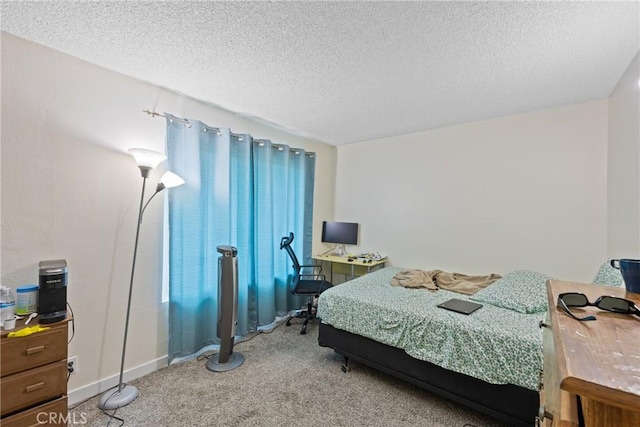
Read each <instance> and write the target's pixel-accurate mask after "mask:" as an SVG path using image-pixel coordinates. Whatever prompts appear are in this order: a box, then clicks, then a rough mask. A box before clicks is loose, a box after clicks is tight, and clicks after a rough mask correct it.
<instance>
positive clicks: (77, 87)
mask: <svg viewBox="0 0 640 427" xmlns="http://www.w3.org/2000/svg"><path fill="white" fill-rule="evenodd" d="M1 42H2V146H1V153H2V154H1V156H2V157H1V160H2V164H1V165H2V166H1V171H2V181H1V182H2V193H1V195H2V205H1V207H2V210H1V217H2V271H1V280H2V283H3V284H4V285H9V286H12V287H14V288H15V287H17V286H20V285H23V284H27V283H37V279H38V262H39V261H40V260H46V259H58V258H64V259H66V260H67V262H68V264H69V286H68V300H69V302H70V304H71V306H72V308H73V310H74V313H75V320H76V322H75V323H76V326H75V329H76V333H75V337H74V339H73V341H72V342H71V344H70V346H69V354H70V355H77V356H78V357H79V361H78V363H79V368H80V372H79V373H78V374H77V375H74V376H73V377H72V378H71V382H70V384H69V389H70V390H78V389H80V390H85V391H87V392H90V391H91V390H93V391H94V392H96V393H97V392H98V391H99V390H98V388H99V387H98V386H97V385H96V384H94V383H96V382H99V381H101V380H103V379H105V378H109V377H112V376H114V375H116V374H117V372H118V370H119V368H120V354H121V351H122V334H123V331H124V316H125V312H126V301H127V291H128V284H129V276H130V273H131V257H132V253H133V244H134V237H135V227H136V219H137V209H138V203H139V198H140V186H141V184H142V179H141V177H140V172H139V170H138V168H137V167H136V165H135V162H134V160H133V158H132V157H131V156H130V155H129V154H127V153H126V150H127V149H128V148H131V147H145V148H150V149H153V150H157V151H164V141H165V122H164V119H163V118H151V117H150V116H148V115H146V114H144V113H143V112H142V110H143V109H151V110H156V111H160V112H163V111H166V112H170V113H172V114H175V115H177V116H180V117H190V118H195V119H200V120H202V121H204V122H205V123H207V124H209V125H212V126H221V127H230V128H231V129H232V130H233V131H235V132H249V133H251V134H253V135H254V136H256V137H260V138H271V139H272V140H273V141H274V142H281V143H288V144H290V145H292V146H296V147H303V148H305V149H307V150H309V151H315V152H316V153H317V154H318V155H317V159H316V162H317V163H316V169H317V172H316V188H315V206H316V210H315V212H314V215H315V217H316V218H328V217H331V216H332V215H333V202H334V194H333V188H334V176H335V159H336V150H335V148H334V147H332V146H329V145H326V144H321V143H317V142H314V141H310V140H308V139H304V138H301V137H297V136H294V135H292V134H289V133H286V132H283V131H279V130H277V129H275V128H273V127H269V126H266V125H264V124H261V123H258V122H256V121H252V120H249V119H246V118H243V117H240V116H238V115H234V114H230V113H228V112H225V111H222V110H220V109H217V108H214V107H212V106H208V105H206V104H203V103H201V102H198V101H196V100H193V99H190V98H187V97H184V96H180V95H178V94H174V93H172V92H169V91H166V90H163V89H161V88H158V87H156V86H153V85H150V84H147V83H143V82H140V81H137V80H134V79H131V78H128V77H125V76H123V75H120V74H117V73H114V72H112V71H109V70H106V69H103V68H100V67H97V66H95V65H92V64H89V63H86V62H83V61H81V60H78V59H75V58H72V57H70V56H67V55H64V54H61V53H59V52H56V51H54V50H51V49H48V48H45V47H42V46H39V45H36V44H33V43H30V42H27V41H24V40H22V39H19V38H16V37H14V36H11V35H8V34H6V33H3V34H2V41H1ZM162 172H163V171H162V170H160V169H159V170H155V171H153V172H152V174H151V177H150V179H149V186H148V189H149V190H153V188H154V187H155V183H156V182H157V180H158V179H159V178H160V176H161V174H162ZM162 196H163V195H160V196H158V197H160V199H158V200H154V203H153V204H151V205H149V208H148V209H147V211H146V212H145V218H144V223H143V226H142V230H141V240H140V247H139V253H138V264H137V267H136V280H135V288H134V293H133V302H132V318H131V322H130V329H129V331H130V332H129V340H128V347H127V359H126V369H127V370H128V369H130V368H132V367H137V366H143V368H142V370H141V371H140V372H142V371H144V369H147V368H149V369H153V368H154V367H155V365H156V363H155V361H159V362H158V363H157V364H159V365H161V364H162V362H163V361H164V358H165V357H166V354H167V340H168V337H167V306H166V304H163V303H162V302H161V276H162V249H161V246H162V223H163V203H162ZM315 222H316V223H317V221H315ZM319 233H320V229H319V226H316V227H315V229H314V235H316V236H318V238H316V239H315V240H316V241H319V240H320V238H319ZM203 369H204V368H203ZM72 396H76V397H84V396H83V395H82V393H76V394H75V395H73V394H72Z"/></svg>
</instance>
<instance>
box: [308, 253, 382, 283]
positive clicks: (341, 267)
mask: <svg viewBox="0 0 640 427" xmlns="http://www.w3.org/2000/svg"><path fill="white" fill-rule="evenodd" d="M312 258H313V259H314V260H316V261H320V262H321V263H325V262H326V263H329V265H330V266H331V273H330V277H331V283H333V284H334V285H335V284H336V283H335V281H334V277H333V276H334V273H335V274H344V275H345V277H346V276H347V275H348V276H350V277H349V280H350V279H353V278H355V277H359V276H364V275H365V274H368V273H371V272H372V271H376V270H378V269H380V268H383V267H384V264H385V263H386V262H387V257H383V258H382V259H379V260H371V262H370V263H369V262H365V261H368V260H367V259H365V258H356V259H355V260H353V261H349V260H348V259H349V258H348V257H346V256H338V255H314V256H313V257H312ZM341 283H342V282H341Z"/></svg>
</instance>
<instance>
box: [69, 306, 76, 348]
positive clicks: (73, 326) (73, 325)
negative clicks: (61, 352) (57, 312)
mask: <svg viewBox="0 0 640 427" xmlns="http://www.w3.org/2000/svg"><path fill="white" fill-rule="evenodd" d="M67 307H69V311H70V312H71V338H69V341H67V345H68V344H69V343H70V342H71V340H73V337H74V336H75V335H76V318H75V316H74V315H73V309H72V308H71V305H70V304H69V303H67Z"/></svg>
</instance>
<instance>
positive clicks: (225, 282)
mask: <svg viewBox="0 0 640 427" xmlns="http://www.w3.org/2000/svg"><path fill="white" fill-rule="evenodd" d="M217 249H218V252H220V253H221V254H222V255H220V256H219V257H218V331H217V332H218V338H219V339H220V352H219V353H217V354H214V355H213V356H211V357H210V358H209V360H208V361H207V369H208V370H210V371H214V372H225V371H230V370H232V369H235V368H237V367H238V366H240V365H242V363H243V362H244V356H243V355H242V354H240V353H234V352H233V341H234V338H235V335H236V325H237V323H238V312H237V310H238V257H237V255H238V250H237V249H236V248H234V247H233V246H218V248H217Z"/></svg>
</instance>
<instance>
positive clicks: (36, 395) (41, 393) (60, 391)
mask: <svg viewBox="0 0 640 427" xmlns="http://www.w3.org/2000/svg"><path fill="white" fill-rule="evenodd" d="M0 381H1V383H0V402H1V403H2V404H1V405H0V406H1V407H2V409H1V410H0V415H2V416H5V415H8V414H11V413H13V412H16V411H19V410H22V409H25V408H28V407H30V406H33V405H37V404H39V403H42V402H46V401H48V400H51V399H55V398H57V397H60V396H63V395H65V394H66V393H67V361H66V359H65V360H60V361H58V362H55V363H50V364H49V365H45V366H41V367H39V368H34V369H31V370H29V371H26V372H20V373H17V374H13V375H9V376H7V377H2V379H1V380H0ZM3 424H4V423H3Z"/></svg>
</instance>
